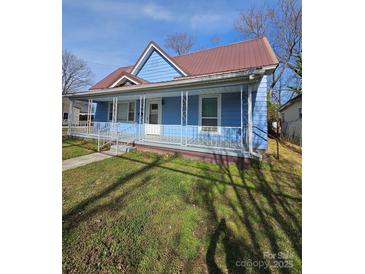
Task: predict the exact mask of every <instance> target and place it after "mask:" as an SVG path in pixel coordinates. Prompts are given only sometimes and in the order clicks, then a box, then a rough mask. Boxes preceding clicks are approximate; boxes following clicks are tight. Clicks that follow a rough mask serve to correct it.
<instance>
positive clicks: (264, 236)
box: [205, 155, 301, 273]
mask: <svg viewBox="0 0 365 274" xmlns="http://www.w3.org/2000/svg"><path fill="white" fill-rule="evenodd" d="M215 157H216V163H217V164H219V166H220V170H221V178H220V180H216V181H214V182H213V183H212V184H211V185H210V186H209V185H208V186H205V188H206V189H205V193H208V194H207V195H205V198H206V199H205V203H206V204H207V206H208V207H210V211H211V213H212V214H211V215H212V219H213V222H215V223H216V224H217V225H216V227H217V229H216V231H215V232H214V233H213V234H212V236H211V239H210V245H209V248H208V252H207V256H206V262H207V265H208V269H209V272H210V273H222V270H220V269H219V267H218V266H217V264H216V263H215V261H214V254H215V249H216V243H217V241H218V238H219V234H221V233H223V232H224V235H225V236H224V238H223V244H224V246H225V253H226V267H227V269H228V272H229V273H244V272H245V271H247V269H245V268H242V267H238V266H237V265H236V264H235V262H237V261H238V260H241V261H242V260H250V261H252V262H253V261H265V262H267V258H265V256H264V253H265V252H270V254H279V253H280V252H285V251H286V250H282V243H279V241H281V240H279V239H280V237H281V236H279V235H280V234H282V233H284V234H285V236H286V239H288V241H289V243H290V245H291V246H292V248H293V250H294V251H295V252H296V254H297V255H298V257H299V258H301V223H300V222H299V221H298V220H297V218H296V216H295V214H294V213H293V212H292V210H291V208H289V207H288V204H287V198H285V196H286V195H283V194H284V193H282V191H281V188H280V187H277V189H276V190H275V191H274V190H273V188H272V187H271V186H270V182H268V181H267V180H266V177H265V174H264V172H263V170H262V169H261V166H260V164H257V163H254V164H253V165H252V167H251V168H250V170H251V173H252V170H253V171H254V173H253V174H254V175H255V178H256V181H252V175H251V177H250V176H248V174H247V169H242V167H241V166H238V164H237V168H238V171H239V174H240V179H241V182H242V185H243V186H245V187H241V188H240V187H238V186H237V183H236V182H234V177H237V176H235V175H233V174H232V172H231V169H230V165H229V162H228V159H227V157H225V156H222V155H216V156H215ZM271 168H272V167H271ZM273 178H274V180H275V179H278V178H276V177H274V176H273ZM227 179H228V182H229V185H230V186H231V187H232V189H233V193H234V194H235V198H236V200H237V202H238V203H233V202H232V201H231V200H230V198H229V197H227V199H226V200H225V201H226V204H227V205H228V206H229V207H230V208H231V210H232V211H233V212H234V213H235V215H236V217H238V218H239V219H240V221H241V224H242V225H243V226H244V228H245V230H246V233H247V236H248V238H249V240H248V241H247V242H242V240H239V239H237V237H235V236H234V234H232V233H230V230H229V227H227V226H226V225H225V220H224V219H220V221H219V217H218V215H217V212H216V211H217V209H216V208H215V207H214V203H213V199H214V198H212V195H211V194H212V188H213V187H216V188H215V192H217V189H218V192H219V194H218V195H220V196H221V197H225V191H226V189H222V188H219V187H217V186H218V185H219V181H221V180H227ZM248 179H249V182H248V181H247V180H248ZM274 183H276V184H279V185H280V182H278V181H275V182H274ZM249 184H250V185H252V184H254V185H255V187H256V188H259V189H260V192H255V191H253V188H252V187H249ZM293 202H294V203H298V201H293ZM258 226H259V227H260V228H259V231H258V230H257V229H258ZM227 235H228V236H227ZM227 246H229V248H227ZM228 258H230V259H228ZM291 270H292V269H290V268H277V269H276V271H278V272H280V273H290V272H291ZM257 271H258V272H260V273H270V272H271V270H270V269H269V268H267V269H266V268H260V269H257Z"/></svg>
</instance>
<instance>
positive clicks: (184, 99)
mask: <svg viewBox="0 0 365 274" xmlns="http://www.w3.org/2000/svg"><path fill="white" fill-rule="evenodd" d="M188 99H189V95H188V92H187V91H182V92H181V99H180V101H181V110H180V144H181V145H182V146H183V145H187V141H188V139H187V132H188ZM184 127H185V130H183V129H184ZM183 132H185V143H184V141H183V139H184V138H183Z"/></svg>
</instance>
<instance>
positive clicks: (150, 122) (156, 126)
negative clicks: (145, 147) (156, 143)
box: [145, 99, 162, 135]
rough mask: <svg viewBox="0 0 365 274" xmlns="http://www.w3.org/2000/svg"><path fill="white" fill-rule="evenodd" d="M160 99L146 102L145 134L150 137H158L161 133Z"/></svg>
mask: <svg viewBox="0 0 365 274" xmlns="http://www.w3.org/2000/svg"><path fill="white" fill-rule="evenodd" d="M161 105H162V104H161V99H159V100H148V101H147V104H146V107H147V113H146V114H147V115H146V124H145V131H146V134H151V135H160V132H161V113H162V107H161Z"/></svg>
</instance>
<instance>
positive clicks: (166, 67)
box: [137, 50, 182, 82]
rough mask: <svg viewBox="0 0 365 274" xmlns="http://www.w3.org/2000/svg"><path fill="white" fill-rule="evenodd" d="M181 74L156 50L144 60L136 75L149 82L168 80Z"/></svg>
mask: <svg viewBox="0 0 365 274" xmlns="http://www.w3.org/2000/svg"><path fill="white" fill-rule="evenodd" d="M181 75H182V74H181V73H180V72H179V71H178V70H177V69H175V67H174V66H173V65H172V64H171V63H170V62H168V61H167V60H166V59H165V58H164V57H163V56H162V55H161V54H159V53H158V52H157V51H155V50H154V51H153V52H152V54H151V55H150V56H149V58H148V59H147V60H146V61H145V63H144V64H143V66H142V68H141V69H140V70H139V71H138V73H137V76H138V77H141V78H142V79H145V80H147V81H149V82H161V81H170V80H173V79H174V78H175V77H178V76H181Z"/></svg>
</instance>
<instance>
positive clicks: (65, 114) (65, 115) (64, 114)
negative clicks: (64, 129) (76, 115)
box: [63, 112, 68, 120]
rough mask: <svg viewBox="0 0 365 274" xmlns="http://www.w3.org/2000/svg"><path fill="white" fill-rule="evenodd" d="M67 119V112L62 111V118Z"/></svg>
mask: <svg viewBox="0 0 365 274" xmlns="http://www.w3.org/2000/svg"><path fill="white" fill-rule="evenodd" d="M67 119H68V113H67V112H64V113H63V120H67Z"/></svg>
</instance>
